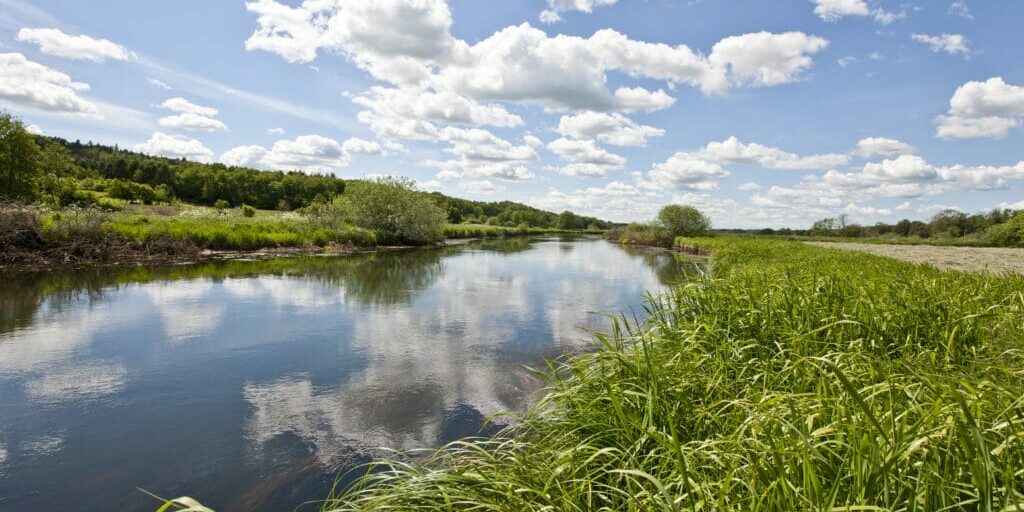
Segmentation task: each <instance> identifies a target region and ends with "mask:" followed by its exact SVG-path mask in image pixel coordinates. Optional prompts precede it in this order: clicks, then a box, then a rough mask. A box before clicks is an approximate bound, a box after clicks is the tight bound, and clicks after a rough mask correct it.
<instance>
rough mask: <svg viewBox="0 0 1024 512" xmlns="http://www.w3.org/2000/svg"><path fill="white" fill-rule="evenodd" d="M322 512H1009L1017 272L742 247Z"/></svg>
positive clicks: (703, 243) (1019, 487)
mask: <svg viewBox="0 0 1024 512" xmlns="http://www.w3.org/2000/svg"><path fill="white" fill-rule="evenodd" d="M679 242H681V243H683V244H685V245H690V246H694V247H701V248H704V249H709V250H711V251H712V252H713V257H712V269H713V277H707V278H703V279H701V280H698V281H694V282H690V283H686V284H682V285H680V286H678V287H677V288H675V289H674V290H673V291H671V292H670V293H667V294H665V295H663V296H658V297H651V298H650V300H649V303H648V306H647V311H646V316H645V318H642V319H631V318H624V317H623V318H619V319H618V320H617V321H616V322H615V323H614V329H613V331H612V332H611V333H608V334H606V335H600V336H597V337H596V339H595V341H594V343H595V348H596V350H595V351H593V352H591V353H588V354H585V355H582V356H578V357H572V358H567V359H565V360H564V361H562V362H560V363H557V364H555V363H551V365H550V366H549V367H548V368H547V369H546V371H545V372H544V375H546V378H547V379H549V385H550V390H549V392H548V393H547V394H546V396H545V397H544V398H543V399H541V400H540V401H539V403H538V404H537V405H536V406H534V407H533V408H532V409H531V410H530V411H529V412H528V413H527V414H526V416H525V417H524V418H523V421H522V422H520V423H519V424H517V425H516V426H514V427H512V428H510V429H509V430H508V431H506V432H504V433H503V434H502V435H499V436H497V437H496V438H492V439H479V440H469V441H462V442H457V443H454V444H452V445H449V446H447V447H445V448H443V449H441V450H438V451H436V452H432V453H430V454H429V455H427V456H426V457H425V458H419V457H409V458H399V459H397V460H395V461H391V462H389V463H385V464H383V465H380V466H377V467H374V468H371V470H370V471H368V473H367V476H366V477H365V478H364V479H363V480H362V481H361V482H360V483H359V484H358V485H357V486H356V487H355V488H354V489H352V490H350V491H349V492H348V493H346V494H343V495H341V496H335V497H331V498H329V499H328V500H327V501H326V502H325V503H324V504H323V509H324V510H566V511H577V510H578V511H584V510H635V511H640V510H644V511H646V510H672V511H680V510H737V511H739V510H743V511H748V510H750V511H792V510H819V511H884V510H892V511H938V510H979V511H1011V510H1024V494H1022V492H1024V353H1022V350H1021V349H1022V347H1024V345H1022V342H1024V277H1020V276H993V275H983V274H963V273H957V272H951V271H940V270H937V269H935V268H932V267H929V266H926V265H914V264H910V263H905V262H899V261H895V260H891V259H887V258H881V257H876V256H872V255H867V254H861V253H855V252H847V251H837V250H831V249H823V248H817V247H811V246H807V245H805V244H800V243H794V242H786V241H777V240H764V239H752V238H737V237H729V238H724V237H723V238H714V239H698V240H680V241H679Z"/></svg>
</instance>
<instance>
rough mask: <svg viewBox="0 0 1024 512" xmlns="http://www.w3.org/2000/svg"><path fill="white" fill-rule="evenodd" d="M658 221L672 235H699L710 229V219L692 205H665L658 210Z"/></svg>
mask: <svg viewBox="0 0 1024 512" xmlns="http://www.w3.org/2000/svg"><path fill="white" fill-rule="evenodd" d="M658 222H659V223H661V225H662V227H664V228H665V229H667V230H668V232H669V235H671V236H672V237H677V236H701V235H703V234H705V233H707V231H708V230H709V229H711V219H709V218H708V217H707V215H704V214H703V213H701V211H700V210H698V209H696V208H694V207H692V206H684V205H678V204H670V205H666V206H665V207H663V208H662V209H661V211H660V212H658Z"/></svg>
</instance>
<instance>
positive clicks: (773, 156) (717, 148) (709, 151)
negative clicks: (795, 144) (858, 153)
mask: <svg viewBox="0 0 1024 512" xmlns="http://www.w3.org/2000/svg"><path fill="white" fill-rule="evenodd" d="M688 154H689V155H691V156H692V157H693V158H697V159H700V160H707V161H710V162H714V163H718V164H754V165H759V166H761V167H764V168H766V169H783V170H814V169H826V168H829V167H834V166H838V165H845V164H847V163H849V161H850V157H848V156H847V155H843V154H839V153H826V154H821V155H810V156H800V155H797V154H796V153H790V152H788V151H783V150H781V149H778V148H773V147H770V146H765V145H762V144H757V143H751V144H744V143H743V142H741V141H740V140H739V139H737V138H736V137H729V138H728V139H726V140H724V141H721V142H710V143H708V145H707V146H705V147H704V148H702V149H700V150H698V151H696V152H692V153H688Z"/></svg>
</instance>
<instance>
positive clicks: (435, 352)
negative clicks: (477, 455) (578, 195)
mask: <svg viewBox="0 0 1024 512" xmlns="http://www.w3.org/2000/svg"><path fill="white" fill-rule="evenodd" d="M699 271H700V266H699V265H698V264H695V263H692V262H689V261H688V260H685V259H683V258H681V257H680V256H678V255H675V254H672V253H669V252H667V251H655V250H637V249H628V248H623V247H619V246H617V245H614V244H610V243H607V242H605V241H602V240H599V239H595V238H586V237H577V238H569V237H567V238H539V239H511V240H501V241H489V242H474V243H470V244H466V245H460V246H452V247H445V248H440V249H420V250H410V251H403V252H393V253H376V254H363V255H355V256H341V257H302V258H282V259H274V260H265V261H249V262H244V261H221V262H209V263H203V264H197V265H188V266H173V267H159V268H133V269H121V270H112V269H92V270H86V271H74V272H70V271H69V272H39V273H8V274H0V511H14V510H18V511H22V510H33V511H36V512H42V511H57V510H119V511H120V510H128V511H135V510H139V511H149V510H154V509H155V508H156V506H157V505H158V503H157V502H156V501H155V500H153V499H152V498H150V497H147V496H146V495H144V494H143V493H141V492H140V491H138V490H136V488H137V487H139V488H143V489H146V490H148V491H151V492H153V493H156V494H158V495H161V496H165V497H169V498H173V497H177V496H181V495H189V496H192V497H195V498H197V499H199V500H201V501H203V502H204V503H205V504H206V505H208V506H211V507H213V508H215V509H216V510H218V511H221V512H230V511H241V510H268V511H270V510H273V511H278V510H293V509H294V508H295V507H296V506H298V505H300V504H301V503H302V502H304V501H306V500H309V499H316V498H322V497H323V496H325V495H326V494H327V492H328V491H329V489H330V487H331V485H332V484H333V483H334V481H335V479H336V477H337V476H338V475H339V474H343V473H345V472H347V471H349V470H351V469H352V468H355V467H358V466H359V465H361V464H364V463H366V462H368V461H371V460H373V459H374V458H377V457H380V456H381V453H382V452H381V451H380V448H390V449H395V450H411V449H418V448H430V447H435V446H439V445H441V444H444V443H446V442H448V441H452V440H455V439H459V438H461V437H465V436H471V435H476V434H478V433H481V432H482V433H483V434H488V433H492V432H493V428H494V427H492V428H491V429H485V430H483V431H481V427H482V426H483V425H484V423H485V421H486V419H487V418H488V417H490V416H492V415H494V414H496V413H499V412H502V411H522V410H523V409H524V408H525V407H526V406H527V405H528V402H529V400H530V399H531V397H534V396H535V395H536V391H537V389H538V386H539V385H540V383H539V382H538V380H537V379H536V378H535V377H533V376H532V375H531V374H530V372H529V371H527V370H525V369H524V368H523V366H524V365H527V366H534V367H537V366H540V365H542V363H543V359H544V358H554V357H557V356H559V355H560V354H564V353H572V352H579V351H582V350H586V348H587V346H588V345H587V339H588V335H587V333H588V331H591V330H603V329H605V328H606V327H607V326H608V324H609V320H608V318H607V316H606V313H614V312H628V311H630V310H639V309H640V306H641V304H642V300H643V294H644V292H645V291H657V290H659V289H662V288H664V287H665V286H666V285H667V284H669V283H673V282H677V281H679V280H682V279H685V277H686V276H687V275H688V273H692V272H699ZM316 509H317V507H316V506H315V505H314V506H312V507H310V508H309V510H316Z"/></svg>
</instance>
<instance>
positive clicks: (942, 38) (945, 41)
mask: <svg viewBox="0 0 1024 512" xmlns="http://www.w3.org/2000/svg"><path fill="white" fill-rule="evenodd" d="M911 38H912V39H913V40H914V41H917V42H919V43H925V44H927V45H928V46H929V47H930V48H931V51H932V52H933V53H939V52H945V53H948V54H950V55H958V54H959V55H962V56H964V57H968V56H970V55H971V48H970V47H969V46H968V44H967V38H966V37H964V36H963V34H939V35H937V36H930V35H928V34H914V35H912V36H911Z"/></svg>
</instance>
